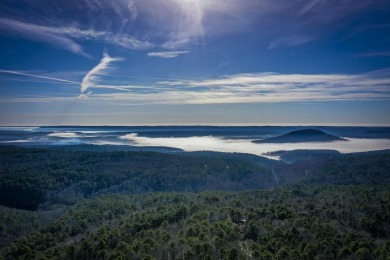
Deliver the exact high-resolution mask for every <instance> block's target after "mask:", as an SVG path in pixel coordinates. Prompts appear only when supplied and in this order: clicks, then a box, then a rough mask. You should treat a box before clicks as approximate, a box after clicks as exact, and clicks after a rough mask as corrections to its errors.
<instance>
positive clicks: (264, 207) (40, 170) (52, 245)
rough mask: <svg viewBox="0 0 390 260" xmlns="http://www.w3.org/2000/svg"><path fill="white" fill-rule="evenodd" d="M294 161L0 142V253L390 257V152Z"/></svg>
mask: <svg viewBox="0 0 390 260" xmlns="http://www.w3.org/2000/svg"><path fill="white" fill-rule="evenodd" d="M294 156H297V158H299V160H295V159H294V158H293V157H294ZM288 158H289V159H291V158H292V162H291V163H284V162H281V161H272V160H268V159H265V158H262V157H257V156H253V155H245V154H224V153H212V152H211V153H210V152H199V153H188V154H186V153H180V154H179V153H178V154H164V153H156V152H134V151H133V152H125V151H113V152H92V151H80V150H78V151H72V150H61V149H49V148H45V149H27V148H21V147H11V146H0V203H1V204H2V205H3V206H0V259H1V258H4V259H388V255H390V240H389V237H390V225H389V224H390V222H389V220H390V199H389V198H390V177H389V172H388V171H389V169H390V153H389V152H388V151H381V152H374V153H361V154H346V155H340V154H333V153H331V154H330V155H329V156H324V157H321V156H318V152H316V155H315V156H312V155H310V152H309V151H305V152H298V153H292V154H291V155H289V157H288Z"/></svg>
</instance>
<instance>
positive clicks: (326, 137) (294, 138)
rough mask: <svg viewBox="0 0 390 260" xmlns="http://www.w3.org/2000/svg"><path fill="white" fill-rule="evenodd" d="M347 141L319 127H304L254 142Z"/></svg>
mask: <svg viewBox="0 0 390 260" xmlns="http://www.w3.org/2000/svg"><path fill="white" fill-rule="evenodd" d="M332 141H347V140H346V139H343V138H341V137H338V136H334V135H331V134H328V133H325V132H323V131H321V130H318V129H302V130H296V131H291V132H289V133H287V134H284V135H280V136H277V137H272V138H267V139H263V140H254V141H253V142H254V143H308V142H332Z"/></svg>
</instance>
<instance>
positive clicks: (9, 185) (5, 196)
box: [0, 146, 274, 210]
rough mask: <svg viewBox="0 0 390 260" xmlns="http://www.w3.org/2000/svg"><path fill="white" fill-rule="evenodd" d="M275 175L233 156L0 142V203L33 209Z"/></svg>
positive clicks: (246, 182)
mask: <svg viewBox="0 0 390 260" xmlns="http://www.w3.org/2000/svg"><path fill="white" fill-rule="evenodd" d="M273 183H274V181H273V179H272V177H271V175H270V174H268V173H267V171H266V170H265V169H264V168H262V167H260V166H258V165H255V164H250V163H247V162H245V161H242V160H238V159H234V158H229V159H226V158H209V157H201V156H197V157H195V156H189V157H187V156H184V155H172V154H163V153H155V152H85V151H63V150H50V149H45V150H44V149H26V148H20V147H4V146H0V204H2V205H5V206H8V207H15V208H22V209H28V210H34V209H36V208H37V206H38V205H39V204H41V203H44V202H48V203H51V204H52V203H62V204H69V203H70V204H72V203H74V202H75V201H77V200H78V199H80V198H82V197H89V196H90V195H91V194H95V193H97V192H101V191H103V190H104V192H106V193H107V192H111V193H112V192H126V193H140V192H150V191H191V192H194V191H195V192H196V191H203V190H208V189H213V190H244V189H257V188H264V187H270V186H271V185H273Z"/></svg>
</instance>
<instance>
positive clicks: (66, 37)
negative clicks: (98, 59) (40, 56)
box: [0, 18, 153, 58]
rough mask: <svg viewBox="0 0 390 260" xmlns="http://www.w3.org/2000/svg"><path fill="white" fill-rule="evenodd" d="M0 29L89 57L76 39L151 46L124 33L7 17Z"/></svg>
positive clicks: (131, 46)
mask: <svg viewBox="0 0 390 260" xmlns="http://www.w3.org/2000/svg"><path fill="white" fill-rule="evenodd" d="M0 30H1V31H4V32H7V33H9V34H12V35H15V36H18V37H21V38H25V39H29V40H33V41H38V42H44V43H48V44H51V45H54V46H57V47H58V48H64V49H66V50H69V51H71V52H73V53H76V54H79V55H82V56H85V57H89V58H91V56H90V55H89V54H87V53H86V52H85V51H84V50H83V48H82V46H81V45H80V44H79V43H78V42H77V40H78V41H86V40H93V41H98V42H102V43H109V44H114V45H117V46H121V47H124V48H128V49H137V50H139V49H147V48H150V47H152V46H153V45H152V44H151V43H149V42H147V41H141V40H138V39H136V38H135V37H133V36H129V35H126V34H113V33H111V32H105V31H95V30H93V29H88V30H81V29H79V28H77V27H49V26H42V25H37V24H32V23H26V22H21V21H17V20H11V19H7V18H0Z"/></svg>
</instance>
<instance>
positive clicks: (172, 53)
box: [147, 51, 189, 59]
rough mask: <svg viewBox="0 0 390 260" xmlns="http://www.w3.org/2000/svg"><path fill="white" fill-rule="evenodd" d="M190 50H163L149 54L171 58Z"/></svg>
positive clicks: (150, 55)
mask: <svg viewBox="0 0 390 260" xmlns="http://www.w3.org/2000/svg"><path fill="white" fill-rule="evenodd" d="M188 52H189V51H162V52H149V53H148V54H147V55H148V57H157V58H164V59H170V58H176V57H178V56H179V55H182V54H186V53H188Z"/></svg>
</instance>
